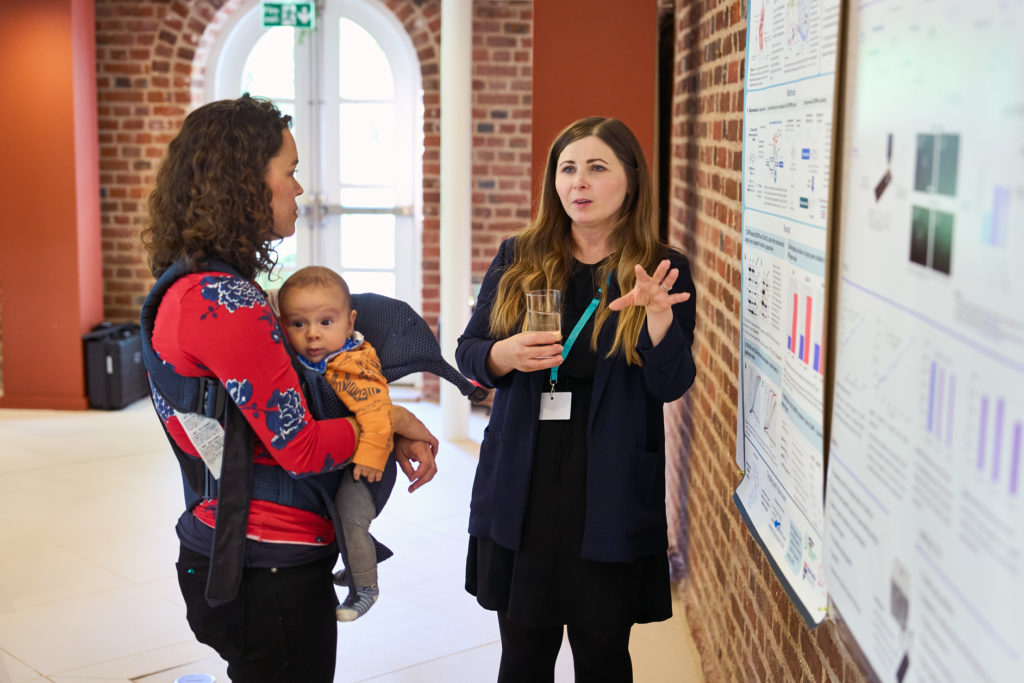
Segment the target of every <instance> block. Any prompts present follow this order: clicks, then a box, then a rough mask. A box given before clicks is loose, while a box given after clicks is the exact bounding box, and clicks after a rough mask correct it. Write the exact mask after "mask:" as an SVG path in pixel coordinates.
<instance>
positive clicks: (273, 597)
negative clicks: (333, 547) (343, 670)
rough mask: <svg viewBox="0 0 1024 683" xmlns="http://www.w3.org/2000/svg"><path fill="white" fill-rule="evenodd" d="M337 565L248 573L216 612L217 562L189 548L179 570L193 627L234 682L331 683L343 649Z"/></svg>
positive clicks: (331, 561) (250, 570) (249, 570)
mask: <svg viewBox="0 0 1024 683" xmlns="http://www.w3.org/2000/svg"><path fill="white" fill-rule="evenodd" d="M335 559H336V558H334V557H330V556H329V557H326V558H324V559H322V560H318V561H316V562H312V563H310V564H305V565H300V566H298V567H282V568H280V569H276V570H275V569H253V568H246V569H245V570H244V573H243V575H242V586H241V588H240V589H239V591H238V597H236V598H235V599H234V600H232V601H231V602H229V603H227V604H225V605H221V606H219V607H210V605H209V604H208V603H207V602H206V597H205V592H206V576H207V573H208V568H209V562H210V560H209V558H208V557H207V556H205V555H202V554H200V553H197V552H194V551H191V550H189V549H187V548H185V547H182V548H181V550H180V553H179V555H178V562H177V565H176V566H177V569H178V585H179V586H180V587H181V595H182V597H184V598H185V607H186V616H187V618H188V625H189V626H190V627H191V628H192V632H193V633H194V634H195V636H196V639H197V640H199V642H201V643H204V644H206V645H209V646H210V647H212V648H213V649H214V650H216V651H217V654H219V655H220V656H221V658H222V659H224V661H226V662H227V663H228V677H229V678H230V679H231V680H232V681H234V683H262V682H264V681H266V682H267V683H287V682H294V683H320V682H323V683H330V681H333V680H334V660H335V653H336V651H337V647H338V622H337V619H336V618H335V616H334V608H335V606H336V605H337V604H338V598H337V595H336V594H335V592H334V583H333V581H332V576H331V570H332V569H333V567H334V563H335Z"/></svg>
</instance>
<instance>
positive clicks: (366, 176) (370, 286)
mask: <svg viewBox="0 0 1024 683" xmlns="http://www.w3.org/2000/svg"><path fill="white" fill-rule="evenodd" d="M321 12H322V13H321V15H320V16H318V17H317V18H316V28H315V29H314V30H312V31H308V30H296V29H292V28H283V27H278V28H270V29H265V28H263V27H262V25H261V8H260V4H259V3H258V2H247V3H244V4H243V5H242V6H241V7H240V8H239V9H238V10H237V11H236V12H235V13H234V14H233V15H232V17H231V19H230V20H229V21H228V22H227V23H226V25H225V27H224V29H223V30H222V32H221V35H220V38H219V39H218V41H217V42H216V44H215V46H214V49H213V50H212V53H211V59H210V64H209V71H210V73H209V74H208V78H207V86H206V94H207V98H208V99H210V100H214V99H223V98H234V97H238V96H239V95H241V93H243V92H249V93H250V94H252V95H260V96H264V97H269V98H271V99H273V100H274V101H275V102H276V103H277V105H278V106H279V107H280V108H281V110H282V111H284V112H286V113H289V114H291V115H292V116H293V117H294V125H293V128H292V132H293V134H294V135H295V141H296V144H297V146H298V151H299V168H298V177H299V182H301V183H302V185H303V187H304V188H305V194H304V195H303V196H302V197H300V198H299V202H300V204H301V206H302V216H301V217H300V220H299V222H298V224H297V225H296V233H295V236H294V237H290V238H288V239H286V240H284V241H283V242H282V243H281V244H279V245H278V247H277V251H278V254H279V256H280V263H279V268H278V269H276V270H275V276H274V277H273V278H272V279H271V280H270V281H269V283H268V284H269V285H270V286H277V285H279V284H280V279H278V278H280V277H281V276H285V277H286V276H287V275H288V274H289V273H290V272H293V271H294V270H295V269H297V268H300V267H302V266H305V265H309V264H318V265H324V266H328V267H330V268H333V269H335V270H337V271H338V272H340V273H341V274H342V275H343V276H344V277H345V279H346V280H347V281H348V283H349V285H350V287H351V289H352V291H354V292H377V293H380V294H385V295H388V296H393V297H397V298H399V299H403V300H405V301H407V302H409V303H410V304H411V305H412V306H413V308H415V309H417V310H420V282H421V269H420V259H419V257H418V256H419V254H420V244H419V242H420V238H419V235H420V228H419V226H420V225H421V224H422V219H421V214H420V210H419V207H420V187H421V175H420V167H421V160H422V133H421V131H422V91H421V86H420V78H419V61H418V59H417V57H416V52H415V49H414V48H413V46H412V42H411V41H410V40H409V37H408V34H407V33H406V32H405V30H404V28H403V27H402V26H401V25H400V24H399V23H398V21H397V20H396V19H395V17H394V15H393V14H391V12H390V11H389V10H388V9H387V8H386V7H384V6H383V5H382V4H381V3H379V2H377V1H376V0H326V2H323V3H322V10H321Z"/></svg>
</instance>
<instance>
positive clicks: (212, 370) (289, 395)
mask: <svg viewBox="0 0 1024 683" xmlns="http://www.w3.org/2000/svg"><path fill="white" fill-rule="evenodd" d="M282 340H283V332H282V330H281V327H280V324H279V323H278V320H277V318H276V316H275V315H274V314H273V312H272V311H271V309H270V306H269V305H268V303H267V299H266V296H265V295H264V293H263V290H261V289H260V288H259V287H258V286H257V285H256V284H254V283H253V282H250V281H249V280H245V279H243V278H239V277H235V276H231V275H226V274H220V273H191V274H189V275H186V276H184V277H182V278H181V279H179V280H178V281H177V282H175V283H174V284H173V285H171V287H170V289H168V290H167V293H166V294H165V295H164V298H163V300H162V301H161V302H160V308H159V310H158V311H157V316H156V322H155V324H154V329H153V348H154V350H155V351H156V353H157V355H159V356H160V358H161V360H163V361H164V362H166V363H169V364H170V365H172V366H173V367H174V370H175V372H177V373H178V374H180V375H184V376H187V377H216V378H217V379H219V380H220V381H221V382H222V383H223V384H224V386H225V387H226V388H227V390H228V393H229V394H230V396H231V398H232V399H233V400H234V402H235V403H236V404H237V405H238V407H239V408H240V409H241V411H242V414H243V415H245V417H246V419H247V420H248V421H249V424H250V425H252V428H253V430H254V431H255V433H256V439H255V443H256V447H255V449H254V453H253V458H254V459H255V462H257V463H261V464H277V465H279V466H280V467H283V468H284V469H285V470H287V471H288V472H290V473H291V474H293V475H296V476H302V475H306V474H315V473H321V472H328V471H331V470H335V469H338V468H340V467H342V466H344V465H345V464H347V462H348V460H349V459H350V458H351V457H352V452H353V451H354V449H355V446H356V439H355V435H354V432H353V430H352V426H351V425H350V424H349V422H348V420H345V419H334V420H319V421H317V420H315V419H314V418H313V416H312V415H311V414H310V412H309V410H307V407H306V401H305V398H304V397H303V395H302V390H301V389H300V385H299V378H298V376H297V375H296V374H295V370H294V369H293V367H292V364H291V359H290V358H289V356H288V352H287V351H286V350H285V347H284V344H283V342H282ZM156 407H157V413H158V414H159V415H160V419H161V420H162V421H163V423H164V425H165V426H166V427H167V430H168V432H169V433H170V435H171V437H172V438H173V439H174V440H175V442H177V444H178V445H179V446H180V447H181V448H182V450H184V451H185V452H186V453H188V454H189V455H193V456H195V457H199V455H198V452H197V451H196V449H195V447H194V446H193V445H192V442H191V441H190V440H189V438H188V436H186V434H185V431H184V429H183V428H182V426H181V425H180V424H179V422H178V418H177V417H176V416H175V415H174V410H173V409H172V408H171V407H170V406H169V405H167V404H166V403H165V402H163V401H161V400H159V399H157V400H156ZM216 508H217V501H216V500H207V501H203V502H201V503H200V504H199V505H197V506H196V507H195V508H193V510H192V514H194V515H195V517H196V518H197V519H198V520H199V521H200V522H202V523H203V524H205V525H207V526H209V527H213V525H214V516H215V512H216ZM248 536H249V538H251V539H253V540H256V541H264V542H270V543H296V544H304V545H327V544H329V543H330V542H331V541H332V540H333V539H334V529H333V526H332V525H331V521H330V520H329V519H325V518H323V517H321V516H320V515H318V514H316V513H314V512H309V511H306V510H299V509H297V508H292V507H287V506H284V505H280V504H278V503H272V502H269V501H261V500H253V501H252V502H251V503H250V507H249V529H248Z"/></svg>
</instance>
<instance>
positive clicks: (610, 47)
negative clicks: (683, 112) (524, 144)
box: [532, 0, 658, 205]
mask: <svg viewBox="0 0 1024 683" xmlns="http://www.w3.org/2000/svg"><path fill="white" fill-rule="evenodd" d="M657 38H658V7H657V3H656V2H654V0H645V1H644V2H623V1H622V0H557V1H553V2H551V1H545V2H534V3H533V173H532V177H533V186H534V189H535V191H534V193H533V197H534V205H536V202H537V199H538V198H539V197H540V185H541V182H542V179H543V175H544V164H545V162H546V161H547V151H548V148H549V147H550V146H551V143H552V141H553V140H554V138H555V136H557V135H558V133H559V131H561V130H562V129H563V128H565V127H566V126H568V125H569V124H570V123H572V122H573V121H575V120H576V119H580V118H583V117H584V116H594V115H597V116H612V117H615V118H617V119H621V120H622V121H623V122H624V123H625V124H626V125H627V126H629V127H630V129H631V130H632V131H633V133H634V134H635V135H636V137H637V139H638V140H639V141H640V145H641V146H642V147H643V150H644V156H645V157H647V165H648V168H651V164H652V163H653V159H654V126H655V98H656V89H655V88H656V79H657V56H658V42H657Z"/></svg>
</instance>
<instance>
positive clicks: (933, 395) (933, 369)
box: [927, 361, 956, 448]
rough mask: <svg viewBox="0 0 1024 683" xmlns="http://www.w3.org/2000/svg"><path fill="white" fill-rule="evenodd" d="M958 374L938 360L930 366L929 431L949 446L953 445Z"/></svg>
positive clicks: (940, 441)
mask: <svg viewBox="0 0 1024 683" xmlns="http://www.w3.org/2000/svg"><path fill="white" fill-rule="evenodd" d="M955 405H956V375H955V374H954V373H953V372H951V371H950V370H949V369H948V368H946V367H945V365H944V364H943V363H941V362H938V361H931V362H930V364H929V368H928V408H927V413H928V417H927V426H928V433H929V434H930V435H931V436H932V437H934V438H935V439H936V440H937V441H939V443H942V444H945V446H946V447H947V448H950V447H952V445H953V411H954V406H955Z"/></svg>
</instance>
